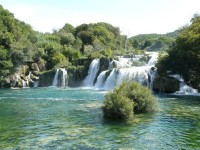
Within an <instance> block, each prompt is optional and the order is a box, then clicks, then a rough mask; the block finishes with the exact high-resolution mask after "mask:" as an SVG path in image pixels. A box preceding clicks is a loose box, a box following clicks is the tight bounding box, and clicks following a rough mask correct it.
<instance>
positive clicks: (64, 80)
mask: <svg viewBox="0 0 200 150" xmlns="http://www.w3.org/2000/svg"><path fill="white" fill-rule="evenodd" d="M67 84H68V77H67V71H66V70H65V69H64V68H59V69H57V70H56V74H55V76H54V79H53V83H52V86H54V87H57V86H67Z"/></svg>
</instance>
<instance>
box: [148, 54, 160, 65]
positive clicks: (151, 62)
mask: <svg viewBox="0 0 200 150" xmlns="http://www.w3.org/2000/svg"><path fill="white" fill-rule="evenodd" d="M148 54H150V55H151V59H150V60H149V62H148V64H147V66H155V64H156V63H157V61H158V53H157V52H148Z"/></svg>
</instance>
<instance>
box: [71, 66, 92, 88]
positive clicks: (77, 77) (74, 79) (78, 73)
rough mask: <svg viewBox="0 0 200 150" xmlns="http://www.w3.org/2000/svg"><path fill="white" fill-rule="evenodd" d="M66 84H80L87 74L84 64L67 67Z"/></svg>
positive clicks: (74, 85) (73, 85) (75, 85)
mask: <svg viewBox="0 0 200 150" xmlns="http://www.w3.org/2000/svg"><path fill="white" fill-rule="evenodd" d="M67 73H68V79H69V80H68V85H69V86H72V87H77V86H81V84H82V81H83V80H84V78H85V77H86V76H87V74H88V70H86V67H85V66H77V67H68V69H67Z"/></svg>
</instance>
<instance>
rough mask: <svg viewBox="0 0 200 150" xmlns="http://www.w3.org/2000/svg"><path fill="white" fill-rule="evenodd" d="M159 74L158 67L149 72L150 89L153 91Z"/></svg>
mask: <svg viewBox="0 0 200 150" xmlns="http://www.w3.org/2000/svg"><path fill="white" fill-rule="evenodd" d="M156 74H157V68H156V67H152V68H151V69H150V71H149V76H150V83H149V87H150V89H151V90H152V91H153V82H154V79H155V77H156Z"/></svg>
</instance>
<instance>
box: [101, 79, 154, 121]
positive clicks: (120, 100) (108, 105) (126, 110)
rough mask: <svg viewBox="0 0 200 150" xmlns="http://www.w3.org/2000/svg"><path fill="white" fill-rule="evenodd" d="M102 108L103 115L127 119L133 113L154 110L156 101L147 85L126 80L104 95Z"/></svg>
mask: <svg viewBox="0 0 200 150" xmlns="http://www.w3.org/2000/svg"><path fill="white" fill-rule="evenodd" d="M102 109H103V113H104V116H105V117H108V118H114V119H129V118H131V117H132V116H133V113H148V112H154V111H156V110H157V103H156V99H155V97H154V96H153V95H152V94H151V91H150V90H149V89H148V88H147V87H143V86H142V85H140V84H139V83H136V82H127V83H122V84H121V85H120V86H119V87H117V88H115V89H114V91H113V92H112V93H108V94H107V95H106V98H105V101H104V106H103V108H102Z"/></svg>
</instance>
